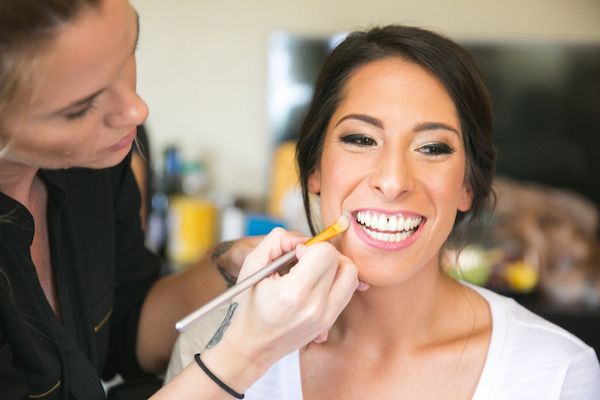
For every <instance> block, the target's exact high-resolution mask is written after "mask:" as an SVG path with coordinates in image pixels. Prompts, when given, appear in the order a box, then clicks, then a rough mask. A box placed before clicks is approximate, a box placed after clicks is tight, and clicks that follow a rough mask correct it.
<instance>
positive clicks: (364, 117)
mask: <svg viewBox="0 0 600 400" xmlns="http://www.w3.org/2000/svg"><path fill="white" fill-rule="evenodd" d="M347 119H357V120H359V121H362V122H366V123H367V124H369V125H373V126H375V127H377V128H379V129H383V122H381V121H380V120H378V119H377V118H374V117H371V116H369V115H365V114H348V115H345V116H344V117H342V118H341V119H340V120H339V121H338V122H337V123H336V124H335V126H338V125H339V124H341V123H342V122H343V121H345V120H347Z"/></svg>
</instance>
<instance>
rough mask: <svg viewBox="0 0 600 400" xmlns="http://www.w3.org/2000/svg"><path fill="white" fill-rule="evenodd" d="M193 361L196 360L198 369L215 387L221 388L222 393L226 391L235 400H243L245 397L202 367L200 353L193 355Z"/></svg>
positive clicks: (204, 366) (205, 367)
mask: <svg viewBox="0 0 600 400" xmlns="http://www.w3.org/2000/svg"><path fill="white" fill-rule="evenodd" d="M194 359H195V360H196V363H197V364H198V365H199V366H200V368H202V371H204V372H205V373H206V375H208V377H209V378H210V379H212V380H213V382H215V383H216V384H217V385H219V386H220V387H221V389H223V390H224V391H226V392H227V393H229V394H230V395H232V396H233V397H235V398H236V399H243V398H244V397H245V396H244V394H243V393H238V392H236V391H235V390H233V389H232V388H230V387H229V386H227V384H226V383H225V382H223V381H222V380H220V379H219V378H217V376H216V375H215V374H213V373H212V372H210V370H209V369H208V367H207V366H206V365H204V363H203V362H202V360H201V359H200V353H196V355H194Z"/></svg>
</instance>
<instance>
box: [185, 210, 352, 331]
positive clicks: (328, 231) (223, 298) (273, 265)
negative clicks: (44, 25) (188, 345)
mask: <svg viewBox="0 0 600 400" xmlns="http://www.w3.org/2000/svg"><path fill="white" fill-rule="evenodd" d="M349 226H350V217H349V216H348V214H347V213H343V214H342V215H341V216H340V217H339V218H338V220H337V221H336V222H335V223H334V224H332V225H330V226H328V227H327V228H325V229H323V230H322V231H321V232H320V233H318V234H317V235H315V236H313V237H312V238H310V239H309V240H307V241H306V242H305V243H304V244H306V245H311V244H313V243H317V242H323V241H325V240H329V239H331V238H332V237H334V236H336V235H339V234H340V233H342V232H344V231H345V230H346V229H348V227H349ZM295 260H296V250H292V251H288V252H287V253H285V254H284V255H282V256H281V257H279V258H276V259H275V260H273V261H272V262H270V263H269V264H267V265H265V266H264V267H262V268H261V269H259V270H258V271H256V272H254V273H253V274H252V275H250V276H248V277H246V278H244V279H242V280H241V281H239V282H238V283H236V284H235V285H233V286H232V287H230V288H229V289H227V290H226V291H225V292H223V293H222V294H220V295H219V296H217V297H215V298H214V299H212V300H211V301H209V302H208V303H206V304H205V305H203V306H202V307H200V308H198V309H197V310H196V311H194V312H192V313H191V314H189V315H187V316H186V317H185V318H183V319H181V320H179V321H177V323H176V324H175V328H176V329H177V330H178V331H179V332H183V331H184V330H186V329H187V328H189V327H190V326H192V325H193V324H194V323H196V322H197V321H198V320H199V319H200V318H201V317H202V316H204V315H206V314H207V313H209V312H210V311H212V310H214V309H215V308H217V307H219V306H221V305H223V304H225V303H227V302H229V301H231V299H233V298H234V297H235V296H237V295H238V294H240V293H242V292H243V291H244V290H246V289H249V288H250V287H252V286H254V285H255V284H257V283H258V282H260V281H261V280H263V279H264V278H266V277H267V276H269V275H271V274H272V273H273V272H275V271H277V270H278V269H280V268H282V267H284V266H289V265H290V263H293V262H294V261H295Z"/></svg>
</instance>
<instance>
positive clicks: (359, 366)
mask: <svg viewBox="0 0 600 400" xmlns="http://www.w3.org/2000/svg"><path fill="white" fill-rule="evenodd" d="M296 155H297V161H298V167H299V171H300V182H301V185H302V191H303V196H304V204H305V209H306V214H307V216H308V218H309V221H310V223H311V226H312V223H313V221H312V218H311V216H312V211H313V210H311V206H312V205H314V204H315V203H316V202H314V201H310V198H311V197H313V196H314V197H317V198H318V199H319V201H318V204H319V207H320V208H319V211H320V213H319V214H320V215H321V219H322V221H319V222H320V224H321V225H329V224H331V223H333V222H334V221H335V220H336V219H337V218H338V216H339V215H340V214H341V213H349V214H350V215H351V216H352V218H351V220H352V223H351V227H350V228H349V229H348V230H347V231H346V232H345V233H344V234H343V235H340V236H339V237H337V238H335V239H333V240H332V242H333V244H334V245H335V247H336V248H337V249H338V250H339V251H340V253H342V254H343V257H346V258H347V259H349V260H351V261H352V262H353V263H354V264H355V265H356V267H357V269H358V274H359V279H360V280H361V281H363V282H365V283H367V284H368V285H369V286H370V288H369V290H367V291H360V292H356V293H355V295H354V296H353V297H352V299H351V300H350V303H349V304H348V306H347V307H346V308H345V309H344V311H343V312H342V313H341V315H340V317H339V318H338V319H337V320H336V322H335V324H334V325H333V326H332V328H331V330H330V331H329V334H328V338H327V335H320V336H319V337H318V338H317V340H315V341H314V342H313V343H311V344H309V345H307V346H305V347H303V348H301V349H300V350H299V351H297V352H294V353H291V354H289V355H288V356H287V357H286V358H285V359H284V360H282V362H280V363H278V364H277V365H276V366H275V367H273V368H272V369H271V370H269V372H268V373H267V374H266V376H265V377H263V378H262V379H261V380H260V381H259V382H257V383H256V384H255V385H254V386H253V387H251V388H250V389H249V390H248V391H247V398H248V399H252V400H255V399H287V400H291V399H294V400H299V399H307V400H312V399H334V398H335V399H350V400H352V399H356V400H358V399H373V398H375V399H382V398H385V399H391V398H393V399H477V400H479V399H532V398H536V399H537V398H540V399H558V398H569V399H594V398H598V397H600V366H599V365H598V360H597V358H596V355H595V353H594V351H593V349H591V348H590V347H589V346H587V345H586V344H584V343H583V342H581V341H580V340H579V339H577V338H576V337H574V336H573V335H571V334H569V333H568V332H566V331H564V330H562V329H561V328H559V327H557V326H554V325H552V324H550V323H549V322H547V321H545V320H543V319H542V318H540V317H538V316H536V315H534V314H532V313H530V312H528V311H527V310H525V309H524V308H522V307H520V306H518V305H517V304H516V303H515V302H514V301H512V300H509V299H507V298H504V297H502V296H499V295H497V294H495V293H492V292H490V291H488V290H486V289H483V288H477V287H474V286H469V285H466V284H461V283H459V282H457V281H454V280H452V279H451V278H450V277H448V276H447V275H446V274H445V273H444V272H443V271H442V270H441V268H440V257H441V254H442V251H443V248H444V245H445V243H446V242H447V240H448V238H449V237H450V236H451V235H452V234H456V233H457V232H458V231H459V230H465V229H468V228H469V222H471V221H474V220H476V219H478V218H479V217H480V216H481V214H482V213H483V212H484V211H485V210H486V209H487V208H489V205H490V204H489V203H490V202H491V201H490V200H491V198H492V190H491V183H492V177H493V173H494V160H495V151H494V148H493V145H492V116H491V105H490V101H489V97H488V94H487V90H486V88H485V87H484V85H483V84H482V80H481V78H480V76H479V73H478V71H477V68H476V67H475V65H474V63H473V62H472V61H471V59H470V57H469V56H468V54H467V53H466V51H465V50H463V49H462V48H461V47H459V46H458V45H457V44H455V43H454V42H452V41H450V40H448V39H446V38H444V37H442V36H440V35H437V34H436V33H433V32H431V31H427V30H422V29H418V28H413V27H406V26H386V27H382V28H374V29H372V30H370V31H366V32H355V33H352V34H350V35H349V36H348V37H347V38H346V39H345V40H344V41H343V42H341V43H340V44H339V45H338V46H337V47H336V48H335V49H334V50H333V51H332V53H331V54H330V55H329V56H328V57H327V59H326V60H325V63H324V65H323V67H322V69H321V72H320V74H319V77H318V80H317V84H316V87H315V92H314V97H313V99H312V102H311V105H310V108H309V110H308V114H307V116H306V118H305V120H304V123H303V124H302V127H301V129H300V138H299V142H298V145H297V152H296ZM313 232H314V229H313ZM296 268H298V267H296ZM296 268H293V269H292V271H294V270H295V269H296ZM214 329H215V328H214V327H213V330H214ZM205 330H206V327H205ZM192 335H194V334H193V333H192V334H190V336H186V334H184V335H183V336H182V337H180V339H179V342H178V343H177V345H176V349H185V348H186V347H189V342H194V341H195V343H196V348H197V347H199V345H198V344H197V340H195V338H194V337H193V336H192ZM326 338H327V340H325V339H326ZM190 358H191V356H190V355H189V354H187V355H186V354H180V353H179V350H178V351H176V357H174V362H173V364H176V362H178V360H186V359H188V360H189V359H190ZM173 364H172V366H173ZM348 366H352V367H351V368H348ZM173 369H174V368H173ZM171 372H172V371H171Z"/></svg>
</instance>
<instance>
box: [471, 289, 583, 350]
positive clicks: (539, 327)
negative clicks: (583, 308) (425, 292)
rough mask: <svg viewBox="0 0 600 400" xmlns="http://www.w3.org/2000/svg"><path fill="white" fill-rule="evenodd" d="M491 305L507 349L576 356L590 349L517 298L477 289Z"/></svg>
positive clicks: (494, 322) (493, 317)
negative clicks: (511, 347)
mask: <svg viewBox="0 0 600 400" xmlns="http://www.w3.org/2000/svg"><path fill="white" fill-rule="evenodd" d="M476 290H477V292H478V293H479V294H480V295H481V296H482V297H484V298H485V300H486V301H487V302H488V304H489V306H490V310H491V313H492V320H493V324H494V326H493V329H494V330H498V331H501V333H502V335H503V338H504V339H505V343H504V344H505V346H514V347H515V348H517V349H519V350H526V349H523V347H525V348H531V349H535V350H538V351H542V350H545V351H548V352H549V353H555V354H560V353H564V354H573V353H574V352H578V351H587V350H588V349H591V348H590V346H588V345H587V344H585V343H584V342H583V341H581V340H580V339H579V338H577V337H576V336H575V335H573V334H571V333H570V332H568V331H567V330H565V329H563V328H561V327H560V326H558V325H555V324H554V323H552V322H550V321H548V320H546V319H544V318H542V317H540V316H539V315H537V314H535V313H533V312H531V311H530V310H528V309H526V308H525V307H523V306H522V305H520V304H519V303H517V302H516V301H515V300H514V299H511V298H509V297H505V296H502V295H500V294H497V293H494V292H492V291H491V290H488V289H485V288H477V289H476Z"/></svg>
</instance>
